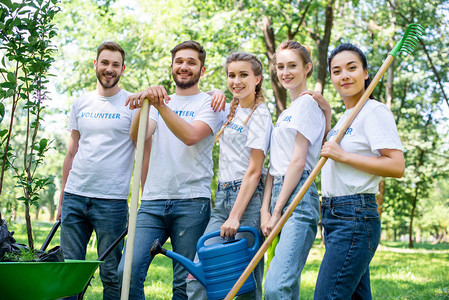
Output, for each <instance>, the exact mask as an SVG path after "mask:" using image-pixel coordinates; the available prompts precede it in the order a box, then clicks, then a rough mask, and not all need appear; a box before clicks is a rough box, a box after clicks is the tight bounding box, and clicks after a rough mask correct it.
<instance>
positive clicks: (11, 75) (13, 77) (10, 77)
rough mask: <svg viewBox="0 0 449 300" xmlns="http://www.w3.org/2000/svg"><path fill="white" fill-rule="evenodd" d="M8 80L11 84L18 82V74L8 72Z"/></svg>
mask: <svg viewBox="0 0 449 300" xmlns="http://www.w3.org/2000/svg"><path fill="white" fill-rule="evenodd" d="M6 78H7V79H8V80H9V81H10V82H14V83H15V82H16V73H14V72H8V75H7V76H6Z"/></svg>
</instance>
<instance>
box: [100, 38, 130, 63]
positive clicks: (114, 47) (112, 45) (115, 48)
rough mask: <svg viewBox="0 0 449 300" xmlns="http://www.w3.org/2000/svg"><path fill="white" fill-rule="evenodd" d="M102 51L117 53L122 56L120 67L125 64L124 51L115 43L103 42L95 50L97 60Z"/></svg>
mask: <svg viewBox="0 0 449 300" xmlns="http://www.w3.org/2000/svg"><path fill="white" fill-rule="evenodd" d="M103 50H110V51H118V52H120V54H121V55H122V66H123V65H124V64H125V50H123V48H122V47H121V46H120V45H119V44H118V43H116V42H112V41H108V42H103V43H102V44H101V45H100V46H99V47H98V49H97V60H98V57H99V56H100V53H101V52H102V51H103Z"/></svg>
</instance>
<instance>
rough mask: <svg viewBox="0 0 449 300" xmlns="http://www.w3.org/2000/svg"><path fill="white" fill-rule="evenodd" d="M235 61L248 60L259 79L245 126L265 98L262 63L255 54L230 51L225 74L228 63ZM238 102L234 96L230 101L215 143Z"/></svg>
mask: <svg viewBox="0 0 449 300" xmlns="http://www.w3.org/2000/svg"><path fill="white" fill-rule="evenodd" d="M237 61H247V62H249V63H250V64H251V69H252V71H253V73H254V75H255V76H260V81H259V83H258V84H257V85H256V94H255V101H254V104H253V105H252V106H251V113H250V114H249V116H248V118H246V120H245V122H244V123H243V126H245V125H246V123H248V121H249V119H250V118H251V116H252V115H253V112H254V111H255V110H256V108H257V106H259V104H260V103H263V102H265V98H264V96H263V90H262V83H263V74H262V73H263V65H262V62H261V61H260V59H259V58H257V56H255V55H253V54H250V53H245V52H237V53H232V54H231V55H229V56H228V58H227V59H226V64H225V70H226V75H228V66H229V64H230V63H232V62H237ZM239 102H240V101H239V99H237V98H235V97H234V99H233V100H232V102H231V109H230V111H229V114H228V116H227V119H226V122H225V123H224V124H223V126H222V127H221V129H220V131H219V132H218V134H217V136H216V137H215V140H214V143H216V142H217V141H218V140H219V139H220V137H221V135H222V134H223V131H224V130H225V128H226V127H227V126H228V125H229V123H230V122H231V121H232V119H234V116H235V112H236V110H237V107H238V105H239Z"/></svg>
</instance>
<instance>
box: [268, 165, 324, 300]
mask: <svg viewBox="0 0 449 300" xmlns="http://www.w3.org/2000/svg"><path fill="white" fill-rule="evenodd" d="M309 173H310V172H309V171H304V172H303V174H302V176H301V179H300V181H299V183H298V185H297V186H296V188H295V190H294V191H293V193H292V194H291V196H290V198H289V199H288V202H287V204H286V205H285V207H284V210H283V213H284V212H285V211H286V210H287V208H288V206H289V205H290V203H291V202H292V201H293V199H294V198H295V196H296V194H297V193H298V192H299V190H300V189H301V187H302V185H303V184H304V182H305V181H306V179H307V177H308V176H309ZM283 183H284V176H279V177H275V178H274V179H273V189H272V191H273V192H272V195H271V210H273V209H274V207H275V205H276V201H277V199H278V197H279V193H280V192H281V189H282V185H283ZM319 219H320V199H319V196H318V192H317V189H316V186H315V183H312V185H311V186H310V188H309V189H308V190H307V192H306V193H305V195H304V197H303V198H302V200H301V201H300V202H299V204H298V206H297V207H296V208H295V210H294V211H293V213H292V215H291V216H290V218H289V219H288V220H287V222H286V223H285V225H284V227H283V228H282V230H281V232H280V236H279V243H278V244H277V246H276V250H275V254H274V257H273V260H272V261H271V263H270V267H269V268H268V272H267V275H266V278H265V299H267V300H281V299H299V294H300V282H301V271H302V269H303V268H304V265H305V264H306V260H307V256H308V255H309V251H310V249H311V248H312V245H313V241H314V240H315V236H316V232H317V226H318V221H319Z"/></svg>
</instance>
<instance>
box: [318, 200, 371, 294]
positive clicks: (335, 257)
mask: <svg viewBox="0 0 449 300" xmlns="http://www.w3.org/2000/svg"><path fill="white" fill-rule="evenodd" d="M321 213H322V223H323V227H324V241H325V245H326V252H325V253H324V257H323V261H322V262H321V266H320V271H319V273H318V278H317V283H316V287H315V296H314V298H315V299H318V300H323V299H363V300H369V299H371V288H370V278H369V263H370V262H371V259H372V258H373V256H374V253H375V252H376V248H377V245H378V244H379V240H380V219H379V213H378V212H377V204H376V197H375V195H374V194H359V195H349V196H341V197H329V198H327V197H323V200H322V203H321Z"/></svg>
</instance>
